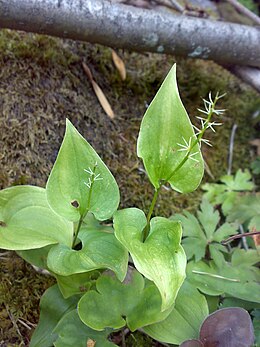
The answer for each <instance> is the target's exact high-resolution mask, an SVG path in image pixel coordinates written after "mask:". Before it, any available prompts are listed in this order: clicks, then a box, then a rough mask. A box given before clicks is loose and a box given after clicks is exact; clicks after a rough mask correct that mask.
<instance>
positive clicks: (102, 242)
mask: <svg viewBox="0 0 260 347" xmlns="http://www.w3.org/2000/svg"><path fill="white" fill-rule="evenodd" d="M78 238H79V239H80V240H81V242H82V249H81V250H74V249H71V248H69V247H67V246H65V245H57V246H54V247H53V248H52V249H51V250H50V252H49V254H48V259H47V264H48V268H49V269H50V270H51V271H53V272H54V273H56V274H58V275H61V276H69V275H72V274H76V273H82V272H87V271H93V270H97V269H106V268H108V269H110V270H112V271H114V272H115V274H116V276H117V277H118V279H119V280H120V281H123V279H124V278H125V275H126V272H127V264H128V253H127V250H126V249H125V248H124V247H123V246H122V245H121V243H120V242H119V241H118V240H117V239H116V238H115V235H114V234H111V233H109V232H104V231H100V230H95V229H94V228H93V229H92V228H91V227H90V228H88V227H84V226H83V227H82V228H81V230H80V233H79V235H78Z"/></svg>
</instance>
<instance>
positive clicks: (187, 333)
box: [144, 281, 209, 346]
mask: <svg viewBox="0 0 260 347" xmlns="http://www.w3.org/2000/svg"><path fill="white" fill-rule="evenodd" d="M208 313H209V311H208V305H207V301H206V298H205V296H204V295H202V294H200V292H199V291H198V290H197V289H196V288H195V287H193V286H192V285H191V284H190V283H189V282H187V281H185V282H184V284H183V285H182V286H181V289H180V291H179V293H178V295H177V298H176V303H175V306H174V308H173V310H172V311H171V313H170V314H169V316H168V317H167V318H166V319H165V320H163V321H161V322H159V323H155V324H152V325H149V326H147V327H144V331H145V333H146V334H148V335H150V336H151V337H152V338H154V339H156V340H159V341H163V342H166V343H173V344H176V345H179V344H180V343H181V342H183V341H184V340H187V339H191V338H197V337H198V336H199V329H200V326H201V324H202V322H203V320H204V319H205V317H207V315H208ZM196 346H197V345H196Z"/></svg>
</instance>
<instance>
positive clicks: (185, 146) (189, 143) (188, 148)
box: [177, 136, 191, 152]
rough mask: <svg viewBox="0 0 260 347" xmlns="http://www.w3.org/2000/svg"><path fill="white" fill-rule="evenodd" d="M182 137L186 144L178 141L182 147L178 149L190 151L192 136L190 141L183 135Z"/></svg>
mask: <svg viewBox="0 0 260 347" xmlns="http://www.w3.org/2000/svg"><path fill="white" fill-rule="evenodd" d="M182 139H183V142H184V144H182V143H177V145H178V146H179V147H181V148H180V149H178V151H179V152H181V151H189V150H190V149H191V137H190V138H189V142H187V141H186V140H185V138H184V137H183V136H182Z"/></svg>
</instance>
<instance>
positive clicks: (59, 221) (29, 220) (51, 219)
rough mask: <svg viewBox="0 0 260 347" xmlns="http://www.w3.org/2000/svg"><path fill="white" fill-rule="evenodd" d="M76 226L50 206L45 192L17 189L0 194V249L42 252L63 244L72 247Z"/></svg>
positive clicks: (20, 187)
mask: <svg viewBox="0 0 260 347" xmlns="http://www.w3.org/2000/svg"><path fill="white" fill-rule="evenodd" d="M72 239H73V224H72V223H70V222H68V221H67V220H65V219H64V218H62V217H60V216H59V215H57V214H56V213H55V212H54V211H53V210H52V209H51V208H50V206H49V204H48V202H47V199H46V191H45V189H43V188H39V187H33V186H16V187H11V188H7V189H4V190H1V191H0V247H1V248H4V249H10V250H26V249H34V248H41V247H44V246H47V245H51V244H55V243H62V244H64V245H67V246H68V247H70V246H71V245H72Z"/></svg>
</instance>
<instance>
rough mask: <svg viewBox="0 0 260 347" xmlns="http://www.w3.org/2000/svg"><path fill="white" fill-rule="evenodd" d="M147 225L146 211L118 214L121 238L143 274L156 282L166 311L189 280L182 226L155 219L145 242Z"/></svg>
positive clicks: (117, 220)
mask: <svg viewBox="0 0 260 347" xmlns="http://www.w3.org/2000/svg"><path fill="white" fill-rule="evenodd" d="M145 225H146V217H145V215H144V213H143V211H141V210H138V209H137V208H128V209H125V210H121V211H117V212H116V213H115V214H114V228H115V235H116V237H117V239H118V240H119V241H120V242H121V243H122V245H123V246H124V247H125V248H126V249H127V250H128V251H129V252H130V254H131V256H132V259H133V261H134V264H135V266H136V268H137V270H138V271H139V272H141V273H142V274H143V275H144V276H145V277H146V278H148V279H149V280H151V281H153V282H154V283H155V285H156V286H157V288H158V289H159V291H160V293H161V296H162V310H166V309H168V308H170V307H171V306H172V305H173V304H174V301H175V298H176V295H177V293H178V291H179V289H180V286H181V285H182V283H183V281H184V278H185V267H186V256H185V253H184V250H183V248H182V247H181V245H180V241H181V232H182V230H181V224H180V223H179V222H176V221H172V220H169V219H166V218H162V217H156V218H153V219H152V220H151V223H150V233H149V235H148V237H147V238H146V240H145V242H142V231H143V229H144V227H145Z"/></svg>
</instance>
